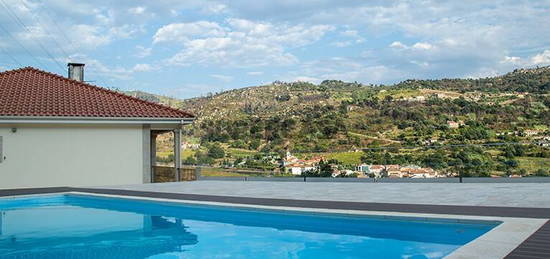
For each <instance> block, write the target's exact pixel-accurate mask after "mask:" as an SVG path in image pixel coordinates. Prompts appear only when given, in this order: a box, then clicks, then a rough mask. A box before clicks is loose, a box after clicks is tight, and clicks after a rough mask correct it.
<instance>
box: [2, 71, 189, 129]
mask: <svg viewBox="0 0 550 259" xmlns="http://www.w3.org/2000/svg"><path fill="white" fill-rule="evenodd" d="M0 116H33V117H34V116H38V117H41V116H45V117H89V118H108V117H114V118H130V117H131V118H178V119H180V118H181V119H184V118H192V117H194V116H193V115H192V114H190V113H187V112H184V111H181V110H178V109H174V108H171V107H168V106H164V105H161V104H157V103H153V102H149V101H145V100H141V99H139V98H135V97H131V96H128V95H125V94H122V93H118V92H115V91H111V90H108V89H105V88H101V87H98V86H94V85H90V84H87V83H83V82H79V81H75V80H72V79H68V78H65V77H62V76H59V75H56V74H52V73H49V72H45V71H42V70H38V69H35V68H32V67H25V68H21V69H16V70H11V71H6V72H1V73H0Z"/></svg>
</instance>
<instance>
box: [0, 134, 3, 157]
mask: <svg viewBox="0 0 550 259" xmlns="http://www.w3.org/2000/svg"><path fill="white" fill-rule="evenodd" d="M3 147H4V142H2V136H0V163H2V162H4V150H3Z"/></svg>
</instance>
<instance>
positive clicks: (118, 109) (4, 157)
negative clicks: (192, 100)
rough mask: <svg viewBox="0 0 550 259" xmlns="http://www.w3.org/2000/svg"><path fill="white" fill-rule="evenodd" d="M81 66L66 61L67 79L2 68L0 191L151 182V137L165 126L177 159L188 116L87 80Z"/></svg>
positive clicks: (50, 74) (0, 90)
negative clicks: (171, 137) (169, 133)
mask: <svg viewBox="0 0 550 259" xmlns="http://www.w3.org/2000/svg"><path fill="white" fill-rule="evenodd" d="M83 68H84V65H83V64H69V76H70V77H71V78H65V77H62V76H59V75H55V74H52V73H48V72H44V71H41V70H37V69H34V68H31V67H26V68H22V69H17V70H11V71H6V72H2V73H0V189H2V188H21V187H49V186H94V185H96V186H97V185H109V184H139V183H148V182H151V179H152V166H153V165H154V164H155V152H154V151H155V150H156V149H155V145H156V144H155V143H156V135H158V134H161V133H166V132H173V133H174V136H175V138H174V139H175V143H174V152H175V154H176V159H175V160H176V161H180V159H179V157H180V153H181V151H180V144H179V143H181V128H182V126H183V125H186V124H189V123H191V122H192V121H193V117H194V116H193V115H191V114H189V113H186V112H183V111H180V110H177V109H173V108H170V107H167V106H163V105H160V104H156V103H152V102H148V101H144V100H141V99H138V98H134V97H130V96H127V95H124V94H121V93H118V92H115V91H110V90H107V89H105V88H100V87H96V86H93V85H90V84H87V83H84V82H83V73H84V70H83ZM176 143H177V144H176ZM179 167H180V164H179V163H176V164H175V172H176V170H177V168H179Z"/></svg>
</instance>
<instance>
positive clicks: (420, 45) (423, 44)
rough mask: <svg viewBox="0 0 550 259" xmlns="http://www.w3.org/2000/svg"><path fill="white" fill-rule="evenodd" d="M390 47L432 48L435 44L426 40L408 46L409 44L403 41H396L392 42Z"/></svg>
mask: <svg viewBox="0 0 550 259" xmlns="http://www.w3.org/2000/svg"><path fill="white" fill-rule="evenodd" d="M390 47H391V48H396V49H416V50H430V49H432V48H433V47H434V46H433V45H432V44H430V43H426V42H417V43H415V44H414V45H412V46H407V45H405V44H403V43H401V42H400V41H394V42H392V43H391V44H390Z"/></svg>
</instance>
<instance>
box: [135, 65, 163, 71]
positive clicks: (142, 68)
mask: <svg viewBox="0 0 550 259" xmlns="http://www.w3.org/2000/svg"><path fill="white" fill-rule="evenodd" d="M153 70H158V67H156V66H153V65H150V64H136V65H135V66H134V67H133V68H132V72H149V71H153Z"/></svg>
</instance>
